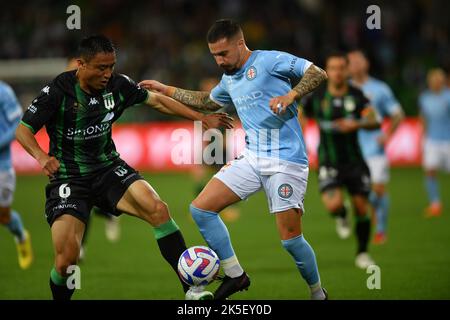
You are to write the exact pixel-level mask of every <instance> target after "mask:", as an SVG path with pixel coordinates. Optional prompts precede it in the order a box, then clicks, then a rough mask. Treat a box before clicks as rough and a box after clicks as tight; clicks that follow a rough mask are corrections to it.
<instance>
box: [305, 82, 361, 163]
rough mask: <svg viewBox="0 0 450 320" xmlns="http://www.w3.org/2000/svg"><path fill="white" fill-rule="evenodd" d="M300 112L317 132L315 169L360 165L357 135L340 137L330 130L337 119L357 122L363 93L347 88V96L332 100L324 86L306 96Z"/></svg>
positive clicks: (344, 134) (342, 134)
mask: <svg viewBox="0 0 450 320" xmlns="http://www.w3.org/2000/svg"><path fill="white" fill-rule="evenodd" d="M302 105H303V112H304V114H305V115H306V116H307V117H309V118H314V119H315V120H316V121H317V124H318V126H319V130H320V143H319V150H318V154H319V165H321V166H341V165H348V164H358V163H364V159H363V156H362V153H361V149H360V146H359V142H358V132H357V131H354V132H350V133H342V132H339V131H337V130H336V128H335V127H334V126H333V121H334V120H337V119H342V118H347V119H360V118H361V113H362V112H363V110H364V109H365V108H366V107H367V106H369V100H368V99H367V98H366V97H365V96H364V94H363V92H362V91H361V90H359V89H358V88H356V87H353V86H351V85H349V87H348V91H347V93H345V94H344V95H343V96H341V97H333V96H332V95H331V94H330V93H329V92H328V90H327V85H326V84H324V85H322V86H320V87H319V88H317V89H316V90H315V91H314V92H313V93H312V94H311V95H309V96H307V97H306V98H305V99H304V101H303V103H302Z"/></svg>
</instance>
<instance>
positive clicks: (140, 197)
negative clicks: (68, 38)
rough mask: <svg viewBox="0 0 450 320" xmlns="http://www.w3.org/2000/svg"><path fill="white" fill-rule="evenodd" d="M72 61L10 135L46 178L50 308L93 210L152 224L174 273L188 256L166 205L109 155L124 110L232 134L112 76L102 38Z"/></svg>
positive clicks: (213, 118)
mask: <svg viewBox="0 0 450 320" xmlns="http://www.w3.org/2000/svg"><path fill="white" fill-rule="evenodd" d="M78 57H79V59H78V68H77V70H74V71H68V72H64V73H62V74H60V75H59V76H57V77H56V78H55V79H54V80H53V81H52V82H51V83H50V84H49V85H47V86H45V87H44V88H43V89H42V91H41V93H40V95H39V96H38V97H37V98H36V99H34V100H33V102H32V104H31V105H30V106H29V108H28V110H27V111H26V113H25V114H24V116H23V118H22V121H21V124H20V125H19V127H18V129H17V131H16V136H17V140H18V141H19V142H20V144H21V145H22V146H23V147H24V148H25V149H26V150H27V151H28V153H30V154H31V155H32V156H33V157H34V158H35V159H36V160H37V161H38V162H39V164H40V166H41V167H42V169H43V171H44V173H45V174H46V175H47V176H49V178H50V181H49V184H48V185H47V187H46V197H47V201H46V208H45V212H46V218H47V221H48V223H49V224H50V226H51V233H52V240H53V246H54V252H55V265H54V268H53V269H52V270H51V273H50V288H51V291H52V294H53V298H54V299H55V300H68V299H70V298H71V296H72V294H73V291H74V290H73V289H70V288H69V287H68V286H67V285H66V279H67V276H68V274H67V268H68V267H69V266H71V265H76V264H77V260H78V256H79V252H80V245H81V239H82V237H83V233H84V229H85V223H86V221H87V220H88V217H89V213H90V211H91V208H92V207H93V206H97V207H99V208H101V209H104V210H105V211H107V212H110V213H112V214H114V215H120V214H121V213H126V214H129V215H132V216H135V217H138V218H141V219H143V220H145V221H147V222H148V223H150V224H151V225H152V227H153V229H154V233H155V238H156V239H157V242H158V246H159V248H160V251H161V254H162V256H163V257H164V258H165V259H166V260H167V262H168V263H169V264H170V265H171V267H172V268H173V269H174V270H175V272H177V262H178V258H179V256H180V254H181V253H182V252H183V251H184V250H185V249H186V245H185V242H184V239H183V236H182V234H181V232H180V230H179V229H178V226H177V225H176V223H175V222H174V220H173V219H172V218H171V217H170V214H169V209H168V207H167V205H166V203H164V202H163V201H162V200H161V199H160V198H159V196H158V194H157V193H156V191H155V190H154V189H153V188H152V187H151V186H150V184H148V183H147V182H146V181H145V180H144V179H143V178H142V176H141V175H140V174H139V173H138V172H137V171H135V170H134V169H133V168H132V167H130V166H129V165H128V164H126V163H125V161H123V160H122V159H121V158H120V156H119V153H118V152H117V151H116V149H115V146H114V142H113V140H112V138H111V126H112V123H113V122H114V121H116V120H117V119H118V118H119V117H120V115H121V114H122V113H123V112H124V111H125V109H127V108H128V107H131V106H133V105H135V104H140V103H145V104H147V105H149V106H150V107H152V108H154V109H156V110H158V111H160V112H164V113H167V114H173V115H179V116H182V117H185V118H188V119H190V120H201V121H202V124H203V127H204V128H210V127H218V126H225V127H231V125H230V120H229V119H228V116H226V115H225V114H208V115H205V114H202V113H198V112H196V111H193V110H191V109H189V108H187V107H186V106H184V105H183V104H181V103H179V102H176V101H175V100H173V99H170V98H168V97H165V96H162V95H159V94H157V93H154V92H150V91H147V90H145V89H143V88H140V87H139V86H138V85H136V84H135V83H134V82H133V81H132V80H131V79H130V78H128V77H127V76H125V75H122V74H117V73H114V72H113V70H114V66H115V63H116V54H115V48H114V46H113V44H112V43H111V41H110V40H109V39H108V38H106V37H104V36H91V37H88V38H85V39H83V40H82V41H81V43H80V46H79V52H78ZM43 126H45V127H46V130H47V134H48V135H49V138H50V150H49V153H48V154H47V153H45V152H44V151H43V150H42V149H41V148H40V147H39V145H38V143H37V142H36V139H35V137H34V134H35V133H36V132H38V131H39V130H40V129H41V128H42V127H43ZM180 281H181V280H180ZM182 284H183V283H182ZM183 288H184V291H185V292H186V298H187V299H211V298H212V294H211V293H209V292H207V291H202V292H197V291H196V292H192V290H189V287H188V286H187V285H185V284H183Z"/></svg>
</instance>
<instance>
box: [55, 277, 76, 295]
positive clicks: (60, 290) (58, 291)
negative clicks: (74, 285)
mask: <svg viewBox="0 0 450 320" xmlns="http://www.w3.org/2000/svg"><path fill="white" fill-rule="evenodd" d="M50 289H51V290H52V296H53V300H56V301H68V300H70V298H71V297H72V294H73V292H74V291H75V289H69V288H67V285H66V284H63V285H57V284H55V283H54V282H53V281H52V278H50Z"/></svg>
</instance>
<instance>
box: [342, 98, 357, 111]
mask: <svg viewBox="0 0 450 320" xmlns="http://www.w3.org/2000/svg"><path fill="white" fill-rule="evenodd" d="M344 108H345V110H346V111H347V112H352V111H354V110H355V108H356V104H355V100H354V99H353V97H345V98H344Z"/></svg>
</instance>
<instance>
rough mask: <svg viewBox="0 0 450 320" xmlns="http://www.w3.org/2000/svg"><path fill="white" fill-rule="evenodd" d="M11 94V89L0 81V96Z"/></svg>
mask: <svg viewBox="0 0 450 320" xmlns="http://www.w3.org/2000/svg"><path fill="white" fill-rule="evenodd" d="M12 93H13V89H12V88H11V86H10V85H9V84H7V83H6V82H4V81H2V80H0V94H1V95H11V94H12Z"/></svg>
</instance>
